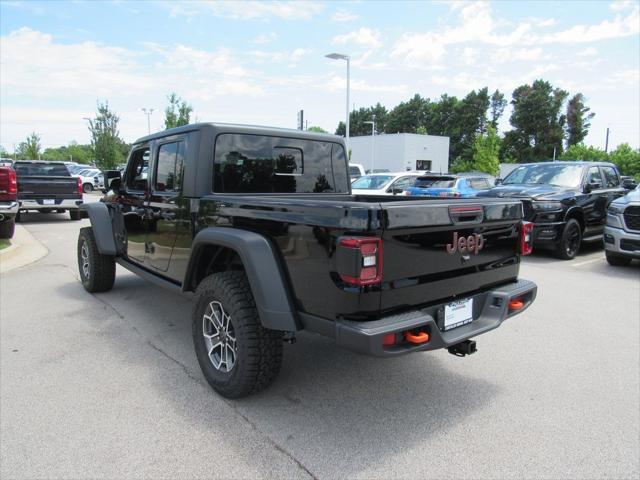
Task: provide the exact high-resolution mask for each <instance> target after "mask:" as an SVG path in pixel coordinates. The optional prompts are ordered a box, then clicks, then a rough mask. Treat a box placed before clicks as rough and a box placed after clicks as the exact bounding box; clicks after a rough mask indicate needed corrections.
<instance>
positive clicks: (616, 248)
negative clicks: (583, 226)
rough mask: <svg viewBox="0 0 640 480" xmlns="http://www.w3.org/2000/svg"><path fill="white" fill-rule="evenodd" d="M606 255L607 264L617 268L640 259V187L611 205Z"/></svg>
mask: <svg viewBox="0 0 640 480" xmlns="http://www.w3.org/2000/svg"><path fill="white" fill-rule="evenodd" d="M604 253H605V255H606V257H607V262H609V264H610V265H615V266H623V265H628V264H629V263H630V262H631V260H632V259H634V258H636V259H640V186H637V187H636V188H635V190H633V191H631V192H629V193H628V194H626V195H625V196H624V197H621V198H617V199H616V200H614V201H613V202H611V203H610V204H609V208H608V209H607V223H606V225H605V227H604Z"/></svg>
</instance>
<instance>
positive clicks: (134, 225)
mask: <svg viewBox="0 0 640 480" xmlns="http://www.w3.org/2000/svg"><path fill="white" fill-rule="evenodd" d="M149 151H150V150H149V146H148V145H145V146H143V147H141V148H138V149H136V150H134V151H133V152H131V158H130V160H129V162H128V164H127V169H126V171H125V174H124V178H123V183H124V190H125V192H124V194H123V195H122V196H121V198H120V200H121V203H122V214H123V217H124V224H125V228H126V231H127V236H126V251H127V257H128V258H129V259H130V260H132V261H135V262H138V263H143V262H144V259H145V241H146V235H147V219H146V203H147V199H148V196H149V179H148V177H149Z"/></svg>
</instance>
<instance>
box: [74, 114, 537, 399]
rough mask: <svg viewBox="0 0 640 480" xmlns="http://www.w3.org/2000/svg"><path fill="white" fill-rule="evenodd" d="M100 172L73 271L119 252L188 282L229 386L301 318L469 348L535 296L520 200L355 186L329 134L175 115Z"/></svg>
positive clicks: (105, 270) (252, 385)
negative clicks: (367, 190)
mask: <svg viewBox="0 0 640 480" xmlns="http://www.w3.org/2000/svg"><path fill="white" fill-rule="evenodd" d="M148 152H150V153H151V154H150V155H148V157H149V169H148V175H147V176H145V177H144V178H143V176H142V170H143V168H144V165H145V156H146V155H145V154H146V153H148ZM283 159H284V160H286V161H284V160H283ZM303 159H304V169H302V160H303ZM277 160H279V161H277ZM295 170H297V171H299V172H300V173H296V174H293V175H292V172H293V171H295ZM176 173H178V174H176ZM106 178H107V189H108V190H109V192H110V193H109V194H108V195H106V196H105V197H104V198H103V199H102V201H101V202H92V203H87V204H85V205H83V208H84V209H86V210H87V212H88V214H89V218H90V221H91V226H90V227H85V228H82V229H80V232H79V236H78V245H77V258H78V270H79V273H80V279H81V282H82V285H83V286H84V288H85V289H86V290H87V291H89V292H103V291H107V290H109V289H111V288H112V287H113V285H114V279H115V274H116V267H115V266H116V263H117V264H119V265H121V266H122V267H124V268H126V269H128V270H130V271H132V272H134V273H135V274H137V275H139V276H141V277H143V278H146V279H148V280H151V281H153V282H155V283H157V284H160V285H163V286H165V287H167V288H169V289H172V290H174V291H176V292H194V300H195V305H194V308H193V313H192V336H193V342H194V349H195V352H196V357H197V359H198V362H199V364H200V368H201V369H202V372H203V375H204V377H205V379H206V380H207V381H208V382H209V384H210V385H211V386H212V387H213V388H214V389H215V390H216V391H218V392H219V393H220V394H221V395H224V396H226V397H233V398H237V397H242V396H245V395H248V394H251V393H253V392H257V391H258V390H261V389H263V388H265V387H266V386H268V385H269V384H270V383H271V382H272V381H273V380H274V379H275V378H276V376H277V374H278V371H279V369H280V364H281V362H282V353H283V348H282V344H283V341H293V339H294V338H295V335H296V332H298V331H300V330H303V329H304V330H309V331H312V332H316V333H319V334H322V335H325V336H328V337H330V338H332V339H334V340H335V341H336V343H337V344H338V345H340V346H343V347H346V348H350V349H352V350H355V351H358V352H361V353H365V354H370V355H377V356H384V357H393V356H397V355H400V354H405V353H411V352H418V351H426V350H435V349H440V348H447V349H448V350H449V352H451V353H452V354H454V355H457V356H465V355H468V354H471V353H474V352H475V350H476V348H475V342H474V341H473V340H471V339H472V338H474V337H476V336H477V335H480V334H483V333H485V332H487V331H490V330H492V329H495V328H498V327H499V326H500V325H502V323H503V322H504V321H505V320H507V319H510V318H512V317H513V316H514V315H517V314H519V313H521V312H523V311H524V310H525V309H526V308H527V307H529V306H530V305H531V304H532V303H533V301H534V300H535V296H536V291H537V287H536V285H535V284H534V283H532V282H529V281H527V280H523V279H518V271H519V267H520V260H519V256H520V254H521V253H522V254H526V253H528V252H529V243H528V240H527V238H528V234H527V232H528V228H529V225H528V224H526V223H523V222H522V207H521V205H520V202H518V201H514V200H511V199H474V200H473V202H466V201H464V200H447V201H428V200H427V201H424V200H420V199H418V200H417V201H414V200H413V199H411V198H408V197H404V196H398V197H396V198H395V199H393V200H394V201H389V202H384V201H381V199H380V198H379V197H371V198H370V199H368V198H367V197H366V196H364V195H362V196H357V195H353V194H352V193H351V185H350V182H349V170H348V164H347V156H346V152H345V144H344V140H343V139H342V138H340V137H337V136H328V135H323V134H316V133H312V132H303V131H299V130H285V129H276V128H261V127H249V126H246V127H245V126H240V125H224V124H198V125H187V126H184V127H179V128H174V129H170V130H167V131H164V132H160V133H156V134H153V135H150V136H146V137H143V138H141V139H140V140H138V141H136V142H135V143H134V144H133V147H132V151H131V153H130V155H129V161H128V165H127V168H126V169H125V172H124V175H123V176H122V177H121V178H120V175H119V172H117V171H113V172H106ZM390 200H391V199H390ZM127 285H128V284H127V283H123V284H121V285H120V288H125V289H126V288H129V287H128V286H127ZM414 373H415V372H404V373H403V374H414ZM382 380H383V379H382V378H381V379H379V381H382Z"/></svg>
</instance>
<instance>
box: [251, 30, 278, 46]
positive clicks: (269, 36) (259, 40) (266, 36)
mask: <svg viewBox="0 0 640 480" xmlns="http://www.w3.org/2000/svg"><path fill="white" fill-rule="evenodd" d="M276 38H278V34H277V33H275V32H271V33H263V34H261V35H258V36H257V37H256V38H254V39H253V40H252V42H253V43H256V44H258V45H265V44H267V43H269V42H271V41H273V40H275V39H276Z"/></svg>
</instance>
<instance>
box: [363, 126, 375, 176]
mask: <svg viewBox="0 0 640 480" xmlns="http://www.w3.org/2000/svg"><path fill="white" fill-rule="evenodd" d="M363 123H366V124H369V123H370V124H371V173H373V159H374V158H375V145H376V144H375V140H376V116H375V115H373V116H372V119H371V120H370V121H368V122H363Z"/></svg>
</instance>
